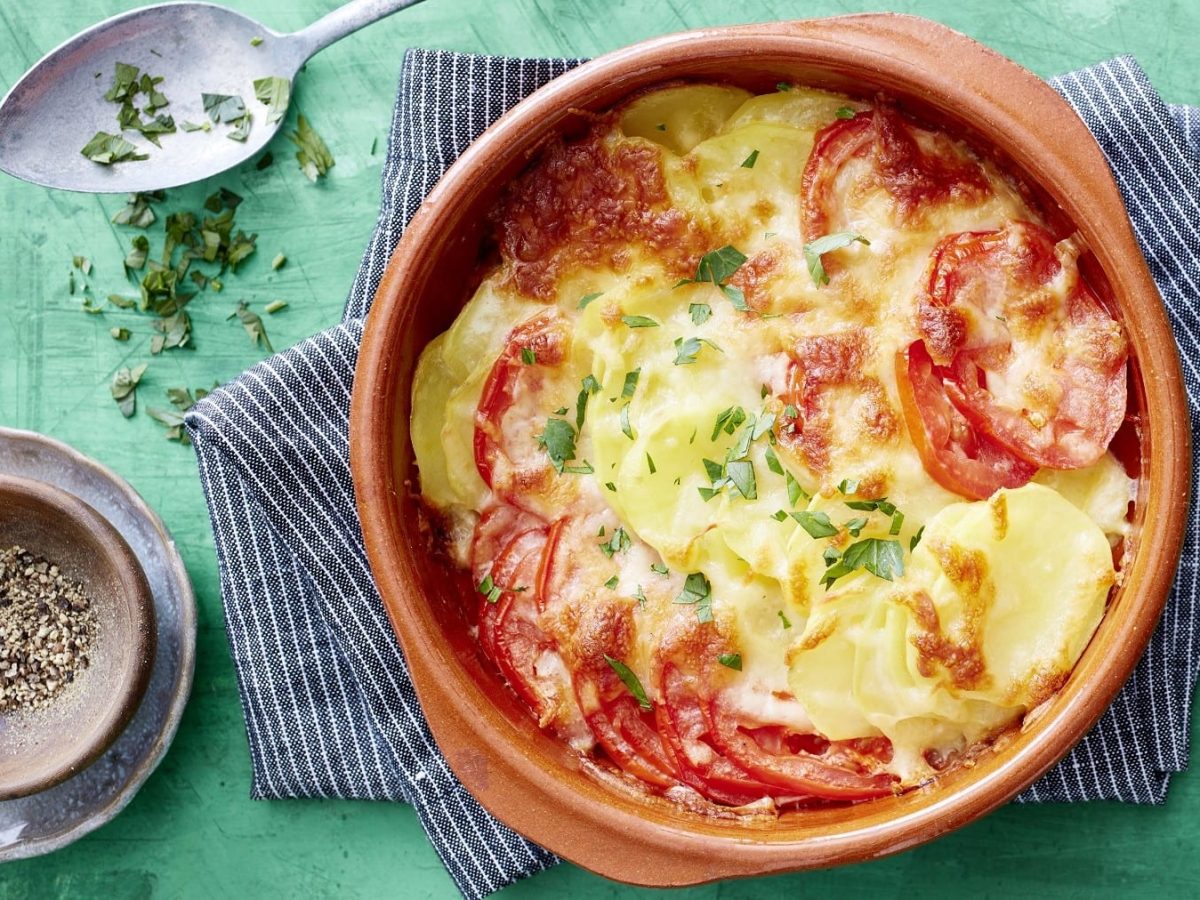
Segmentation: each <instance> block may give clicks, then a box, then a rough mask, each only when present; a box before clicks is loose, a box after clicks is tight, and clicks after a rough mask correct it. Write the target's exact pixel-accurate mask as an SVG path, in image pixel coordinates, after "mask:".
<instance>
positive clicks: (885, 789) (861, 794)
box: [704, 696, 898, 801]
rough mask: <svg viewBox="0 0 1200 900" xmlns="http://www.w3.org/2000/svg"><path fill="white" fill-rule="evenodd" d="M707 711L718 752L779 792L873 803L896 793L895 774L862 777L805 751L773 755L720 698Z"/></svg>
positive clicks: (858, 773)
mask: <svg viewBox="0 0 1200 900" xmlns="http://www.w3.org/2000/svg"><path fill="white" fill-rule="evenodd" d="M704 711H705V715H706V717H707V719H708V721H709V726H710V728H711V733H712V736H713V740H714V741H715V742H716V745H717V747H718V749H720V750H721V751H722V752H723V753H724V754H725V755H726V756H727V757H729V759H731V760H732V761H733V762H734V763H736V764H737V765H739V766H741V767H742V768H743V769H745V770H746V771H747V772H749V773H750V775H751V776H752V777H754V778H757V779H759V780H761V781H763V782H765V783H766V784H769V785H774V786H775V787H776V789H783V790H787V791H793V792H798V793H801V794H808V795H809V796H812V797H819V798H821V799H823V800H843V801H857V800H872V799H875V798H877V797H890V796H891V795H892V794H893V793H895V788H896V785H897V784H898V779H897V778H896V776H894V775H890V774H877V775H868V774H863V773H861V772H856V771H853V770H851V769H848V768H842V767H840V766H836V765H831V764H830V763H828V762H826V761H825V760H824V759H822V758H820V757H818V756H815V755H811V754H808V753H804V752H800V753H792V752H785V753H772V752H770V751H769V750H767V749H765V748H764V747H762V746H761V745H760V744H759V743H758V742H757V741H756V740H755V739H754V738H753V737H752V736H751V735H750V734H748V733H747V732H746V730H744V728H743V727H742V725H741V724H740V723H739V722H738V719H737V714H736V712H735V711H734V710H732V709H729V708H728V707H727V706H726V705H725V704H724V703H723V702H722V701H721V699H720V697H719V696H718V697H717V698H715V699H714V700H712V701H711V702H710V703H709V704H708V705H707V706H705V707H704Z"/></svg>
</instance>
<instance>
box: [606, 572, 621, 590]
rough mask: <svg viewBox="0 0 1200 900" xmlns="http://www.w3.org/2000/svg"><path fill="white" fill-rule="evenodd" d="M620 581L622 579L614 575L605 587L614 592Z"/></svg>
mask: <svg viewBox="0 0 1200 900" xmlns="http://www.w3.org/2000/svg"><path fill="white" fill-rule="evenodd" d="M619 581H620V579H619V578H617V576H616V575H614V576H613V577H612V578H610V579H608V581H606V582H604V586H605V587H606V588H608V589H609V590H610V591H611V590H614V589H615V588H616V586H617V583H618V582H619Z"/></svg>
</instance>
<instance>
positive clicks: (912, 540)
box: [908, 525, 925, 553]
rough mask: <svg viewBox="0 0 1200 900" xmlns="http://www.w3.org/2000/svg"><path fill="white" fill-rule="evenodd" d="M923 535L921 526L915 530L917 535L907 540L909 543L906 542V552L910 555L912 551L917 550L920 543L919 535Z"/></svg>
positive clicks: (923, 528)
mask: <svg viewBox="0 0 1200 900" xmlns="http://www.w3.org/2000/svg"><path fill="white" fill-rule="evenodd" d="M924 533H925V526H924V525H922V526H921V527H920V528H918V529H917V533H916V534H914V535H913V536H912V537H911V538H910V539H909V541H908V552H909V553H912V552H913V551H914V550H916V549H917V544H919V543H921V535H923V534H924Z"/></svg>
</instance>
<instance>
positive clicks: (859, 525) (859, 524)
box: [843, 516, 867, 537]
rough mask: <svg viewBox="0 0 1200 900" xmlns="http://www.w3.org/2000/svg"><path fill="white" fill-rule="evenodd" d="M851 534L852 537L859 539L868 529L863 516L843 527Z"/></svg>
mask: <svg viewBox="0 0 1200 900" xmlns="http://www.w3.org/2000/svg"><path fill="white" fill-rule="evenodd" d="M843 527H844V528H845V529H846V531H848V532H849V533H850V536H851V537H858V536H859V535H860V534H862V530H863V529H864V528H866V527H867V520H866V519H865V518H863V517H861V516H859V517H857V518H854V519H851V520H850V521H849V522H847V523H846V524H845V526H843Z"/></svg>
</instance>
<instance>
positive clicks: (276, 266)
mask: <svg viewBox="0 0 1200 900" xmlns="http://www.w3.org/2000/svg"><path fill="white" fill-rule="evenodd" d="M286 263H287V257H286V256H284V255H283V254H282V253H276V254H275V258H274V259H273V260H271V268H272V270H274V271H276V272H278V271H279V270H280V269H282V268H283V267H284V265H285V264H286Z"/></svg>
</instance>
